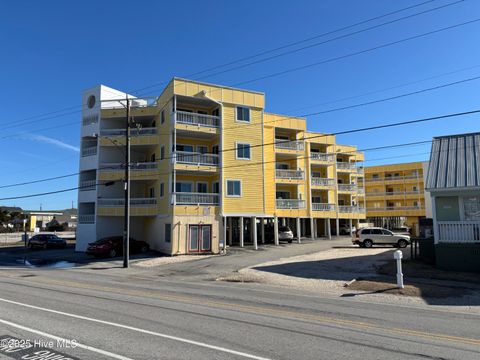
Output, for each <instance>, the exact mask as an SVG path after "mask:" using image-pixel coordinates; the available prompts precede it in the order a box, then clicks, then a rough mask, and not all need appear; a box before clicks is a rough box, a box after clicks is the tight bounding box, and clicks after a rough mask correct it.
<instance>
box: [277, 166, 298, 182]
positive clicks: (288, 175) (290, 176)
mask: <svg viewBox="0 0 480 360" xmlns="http://www.w3.org/2000/svg"><path fill="white" fill-rule="evenodd" d="M304 174H305V173H304V172H303V170H280V169H277V170H275V177H276V178H277V179H286V180H303V179H304Z"/></svg>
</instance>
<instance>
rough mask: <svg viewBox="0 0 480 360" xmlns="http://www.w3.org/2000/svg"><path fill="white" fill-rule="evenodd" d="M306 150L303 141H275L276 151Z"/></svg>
mask: <svg viewBox="0 0 480 360" xmlns="http://www.w3.org/2000/svg"><path fill="white" fill-rule="evenodd" d="M304 148H305V144H304V141H302V140H293V141H288V140H282V139H275V149H283V150H295V151H302V150H303V149H304Z"/></svg>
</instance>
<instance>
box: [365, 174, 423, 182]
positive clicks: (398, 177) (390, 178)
mask: <svg viewBox="0 0 480 360" xmlns="http://www.w3.org/2000/svg"><path fill="white" fill-rule="evenodd" d="M397 180H422V181H423V178H422V177H421V176H418V175H410V176H387V177H381V178H380V177H379V178H368V179H365V181H366V182H375V181H397Z"/></svg>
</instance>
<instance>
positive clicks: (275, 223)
mask: <svg viewBox="0 0 480 360" xmlns="http://www.w3.org/2000/svg"><path fill="white" fill-rule="evenodd" d="M273 239H274V241H275V245H279V244H280V242H279V241H278V217H276V216H275V217H274V218H273Z"/></svg>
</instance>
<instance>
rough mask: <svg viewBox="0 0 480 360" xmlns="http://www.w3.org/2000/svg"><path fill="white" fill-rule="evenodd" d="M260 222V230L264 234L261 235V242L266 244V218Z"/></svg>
mask: <svg viewBox="0 0 480 360" xmlns="http://www.w3.org/2000/svg"><path fill="white" fill-rule="evenodd" d="M260 224H261V225H260V226H261V227H260V231H261V234H262V235H261V236H262V237H261V242H262V244H265V219H264V218H262V219H261V222H260Z"/></svg>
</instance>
